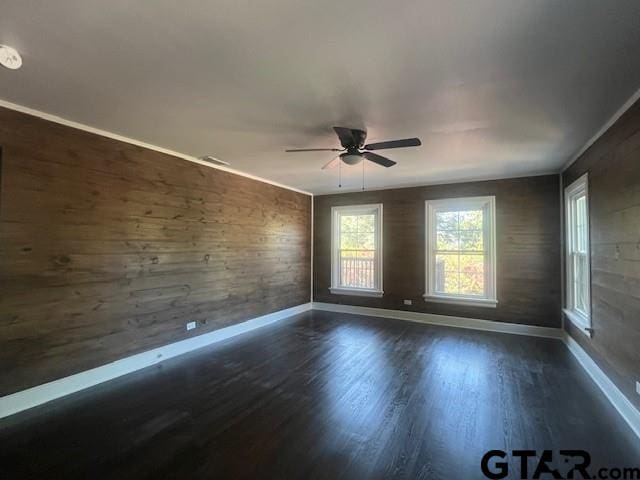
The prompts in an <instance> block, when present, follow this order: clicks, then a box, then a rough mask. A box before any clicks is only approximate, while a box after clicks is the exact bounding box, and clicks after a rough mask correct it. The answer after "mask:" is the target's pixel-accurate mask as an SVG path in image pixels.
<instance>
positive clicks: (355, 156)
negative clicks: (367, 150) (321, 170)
mask: <svg viewBox="0 0 640 480" xmlns="http://www.w3.org/2000/svg"><path fill="white" fill-rule="evenodd" d="M340 158H341V159H342V161H343V162H344V163H346V164H347V165H357V164H358V163H360V162H361V161H362V158H363V157H362V154H360V153H343V154H342V155H340Z"/></svg>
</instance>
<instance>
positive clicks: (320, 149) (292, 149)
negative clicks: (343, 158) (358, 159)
mask: <svg viewBox="0 0 640 480" xmlns="http://www.w3.org/2000/svg"><path fill="white" fill-rule="evenodd" d="M341 151H342V149H341V148H291V149H289V150H285V152H341Z"/></svg>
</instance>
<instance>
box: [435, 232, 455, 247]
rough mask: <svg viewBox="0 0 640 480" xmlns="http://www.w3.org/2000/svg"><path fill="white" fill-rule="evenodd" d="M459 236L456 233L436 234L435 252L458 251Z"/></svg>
mask: <svg viewBox="0 0 640 480" xmlns="http://www.w3.org/2000/svg"><path fill="white" fill-rule="evenodd" d="M458 240H459V235H458V232H457V231H444V232H438V233H437V234H436V250H458V248H459V243H458Z"/></svg>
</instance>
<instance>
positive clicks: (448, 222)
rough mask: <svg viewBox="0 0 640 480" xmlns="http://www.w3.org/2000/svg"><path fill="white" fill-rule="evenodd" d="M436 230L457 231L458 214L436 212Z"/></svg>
mask: <svg viewBox="0 0 640 480" xmlns="http://www.w3.org/2000/svg"><path fill="white" fill-rule="evenodd" d="M436 229H437V230H438V231H441V230H457V229H458V212H436Z"/></svg>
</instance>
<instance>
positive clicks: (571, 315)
mask: <svg viewBox="0 0 640 480" xmlns="http://www.w3.org/2000/svg"><path fill="white" fill-rule="evenodd" d="M562 312H563V313H564V314H565V316H566V317H567V318H568V319H569V320H571V323H573V324H574V325H575V326H576V328H577V329H578V330H580V331H581V332H582V333H584V334H585V335H586V336H587V337H589V338H591V336H592V334H593V330H592V329H591V324H590V323H591V322H590V321H589V319H588V318H587V317H585V316H584V315H581V314H579V313H577V312H574V311H573V310H569V309H568V308H563V309H562Z"/></svg>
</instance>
